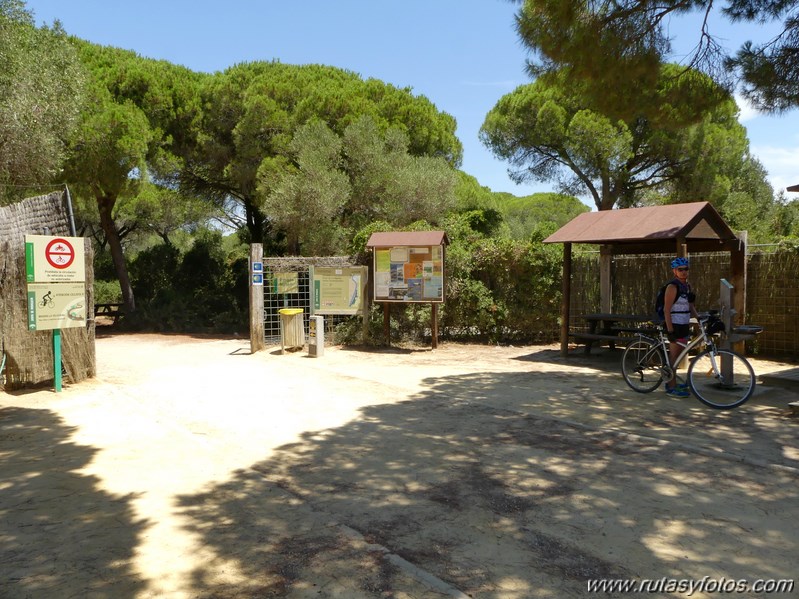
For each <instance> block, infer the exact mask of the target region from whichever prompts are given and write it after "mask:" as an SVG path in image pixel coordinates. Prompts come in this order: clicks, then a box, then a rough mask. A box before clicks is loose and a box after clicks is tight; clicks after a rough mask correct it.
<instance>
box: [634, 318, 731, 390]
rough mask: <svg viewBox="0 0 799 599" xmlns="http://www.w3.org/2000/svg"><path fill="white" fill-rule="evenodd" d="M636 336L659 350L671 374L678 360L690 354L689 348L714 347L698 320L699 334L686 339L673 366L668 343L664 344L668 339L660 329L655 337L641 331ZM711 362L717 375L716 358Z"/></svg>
mask: <svg viewBox="0 0 799 599" xmlns="http://www.w3.org/2000/svg"><path fill="white" fill-rule="evenodd" d="M638 337H639V338H640V339H644V340H646V341H649V342H651V343H652V344H653V345H654V346H655V347H657V351H659V352H660V353H661V355H662V356H663V364H665V365H666V366H667V368H668V370H669V373H672V374H673V373H674V372H676V370H677V368H676V365H677V364H679V363H680V362H682V361H683V360H685V359H686V358H687V357H688V355H689V354H690V352H691V350H693V349H694V348H695V347H698V346H700V345H702V344H704V345H706V346H707V347H708V348H709V349H712V348H715V342H714V340H713V339H712V337H711V336H708V334H707V333H706V332H705V327H704V326H702V323H701V322H700V323H699V334H698V335H696V336H695V337H692V338H691V340H690V341H688V343H687V344H685V345H684V347H683V350H682V351H681V352H680V355H679V356H677V359H676V360H675V361H674V364H675V366H672V364H671V359H670V358H669V349H668V345H667V344H666V342H667V341H668V339H667V338H666V335H665V334H664V333H663V330H662V329H658V336H657V338H655V337H651V336H649V335H644V334H643V333H639V334H638ZM680 345H683V344H682V343H680ZM647 355H650V353H649V352H647ZM711 363H712V364H713V370H714V373H715V374H716V376H717V377H718V376H719V374H720V373H719V367H718V364H716V360H711Z"/></svg>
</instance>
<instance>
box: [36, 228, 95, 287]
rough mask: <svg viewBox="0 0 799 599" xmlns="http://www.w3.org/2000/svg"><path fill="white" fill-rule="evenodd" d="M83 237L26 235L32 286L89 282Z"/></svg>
mask: <svg viewBox="0 0 799 599" xmlns="http://www.w3.org/2000/svg"><path fill="white" fill-rule="evenodd" d="M83 244H84V239H83V237H51V236H47V235H26V236H25V274H26V277H27V282H28V283H74V282H78V281H85V280H86V266H85V263H84V251H83Z"/></svg>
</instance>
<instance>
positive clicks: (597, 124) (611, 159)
mask: <svg viewBox="0 0 799 599" xmlns="http://www.w3.org/2000/svg"><path fill="white" fill-rule="evenodd" d="M676 69H679V67H677V66H674V65H666V66H665V67H664V68H663V69H662V77H661V86H660V87H659V88H658V89H657V90H656V91H655V93H653V94H652V95H651V108H650V111H649V112H650V115H651V118H643V117H634V118H630V119H629V120H624V119H612V118H610V117H608V116H606V115H604V114H603V113H601V112H599V111H598V110H596V109H595V108H593V101H592V98H591V97H590V94H588V97H586V95H583V94H584V88H583V87H582V86H580V85H579V84H578V85H576V86H575V85H573V84H572V82H571V81H570V80H569V78H568V77H567V75H566V74H565V73H558V74H553V75H552V76H550V77H548V78H545V79H542V80H538V81H536V82H534V83H532V84H529V85H524V86H520V87H518V88H517V89H516V90H515V91H513V92H511V93H510V94H507V95H505V96H503V97H502V98H501V99H500V100H499V102H498V103H497V105H496V106H495V107H494V108H493V109H492V110H491V112H489V114H488V115H487V116H486V120H485V122H484V123H483V126H482V128H481V132H480V135H481V139H482V140H483V142H484V143H485V144H486V146H488V147H489V148H490V149H491V150H492V151H493V152H494V153H495V154H496V155H497V156H498V157H500V158H502V159H504V160H508V161H509V162H510V164H511V166H512V170H511V171H510V174H511V177H512V178H513V179H515V180H516V181H525V180H537V181H555V182H557V184H558V187H559V188H560V190H561V191H563V192H564V193H568V194H574V195H580V194H582V193H588V194H590V195H591V197H592V198H593V200H594V202H595V204H596V206H597V209H599V210H609V209H611V208H613V207H622V208H623V207H630V206H634V205H636V204H638V203H640V202H641V201H642V200H643V199H644V197H645V196H646V193H647V192H648V191H650V190H653V189H655V190H658V191H660V192H661V193H662V192H663V191H664V188H665V186H666V185H667V184H668V183H672V182H673V183H674V185H678V182H679V185H681V186H682V188H681V190H682V191H683V192H684V193H683V194H682V195H680V196H679V197H678V198H675V199H678V201H690V200H692V199H710V198H709V197H708V196H712V195H713V194H714V193H717V190H716V189H715V187H714V186H715V184H716V183H717V182H718V181H719V180H720V178H723V177H724V176H727V177H729V176H730V174H731V173H734V172H735V169H736V168H738V167H739V166H740V162H741V159H742V156H744V155H745V154H746V153H747V152H748V142H747V139H746V131H745V129H744V128H743V127H742V126H741V125H740V124H739V123H738V122H737V120H736V115H737V107H736V105H735V102H734V101H733V100H732V98H730V97H729V96H728V98H727V101H726V102H725V103H723V104H720V105H719V106H717V107H716V108H714V109H712V110H706V111H705V113H704V115H702V114H701V113H700V114H696V113H697V110H698V109H697V107H696V105H695V104H694V101H693V97H694V95H696V94H682V93H674V89H673V85H672V84H673V82H674V79H673V78H672V77H671V74H672V73H673V72H674V71H675V70H676ZM690 86H691V88H692V89H694V90H696V91H697V92H698V90H700V89H702V87H704V88H706V89H707V90H708V93H710V94H713V93H717V91H716V88H717V86H715V85H714V84H713V82H712V81H710V80H709V78H707V77H704V76H702V75H700V74H695V75H694V77H693V79H692V81H691V85H690ZM693 120H698V122H697V124H694V125H688V124H687V122H690V121H693Z"/></svg>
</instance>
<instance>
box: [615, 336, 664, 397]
mask: <svg viewBox="0 0 799 599" xmlns="http://www.w3.org/2000/svg"><path fill="white" fill-rule="evenodd" d="M662 372H663V352H661V351H659V348H658V346H657V344H655V343H652V342H651V341H646V340H644V339H641V340H639V341H633V342H632V343H631V344H630V345H628V346H627V348H626V349H625V350H624V354H623V355H622V357H621V373H622V375H623V376H624V380H625V381H627V384H628V385H629V386H630V387H631V388H632V389H633V391H637V392H638V393H649V392H650V391H654V390H655V389H657V388H658V387H659V386H660V383H661V382H662V380H663V379H662Z"/></svg>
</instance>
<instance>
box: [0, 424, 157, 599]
mask: <svg viewBox="0 0 799 599" xmlns="http://www.w3.org/2000/svg"><path fill="white" fill-rule="evenodd" d="M73 432H74V429H73V428H71V427H69V426H67V425H65V424H64V422H63V420H61V418H59V417H58V416H56V415H55V414H54V413H53V412H51V411H49V410H35V409H23V408H3V409H0V469H1V470H2V477H0V478H2V482H0V539H2V542H0V596H2V597H9V598H11V597H25V598H31V599H39V598H42V599H44V598H47V599H51V598H53V597H63V596H64V595H63V592H64V591H63V589H65V588H72V589H74V588H80V589H84V592H83V593H81V596H84V597H114V598H119V599H124V598H128V597H135V596H137V594H138V593H139V592H140V591H141V590H142V589H143V588H144V587H145V584H144V583H143V582H142V581H141V580H140V579H139V578H137V576H136V574H135V573H134V572H132V571H131V570H130V568H129V565H130V563H131V557H132V555H133V553H134V550H135V547H136V545H137V542H138V538H139V535H140V533H141V531H142V530H143V528H144V526H145V524H146V523H144V522H141V521H137V520H136V519H135V517H134V515H133V513H132V511H131V507H130V497H114V496H112V495H109V494H108V493H106V492H104V491H103V490H101V489H100V488H98V484H97V482H98V481H97V479H95V478H94V477H92V476H83V475H80V474H76V473H75V471H77V470H79V469H81V468H83V467H84V466H85V465H86V464H87V463H89V461H90V460H91V459H92V456H93V455H94V453H95V450H94V449H92V448H91V447H86V446H81V445H76V444H75V443H72V442H70V441H69V438H70V436H71V435H72V433H73ZM111 531H113V532H111ZM76 596H77V595H76Z"/></svg>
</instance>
